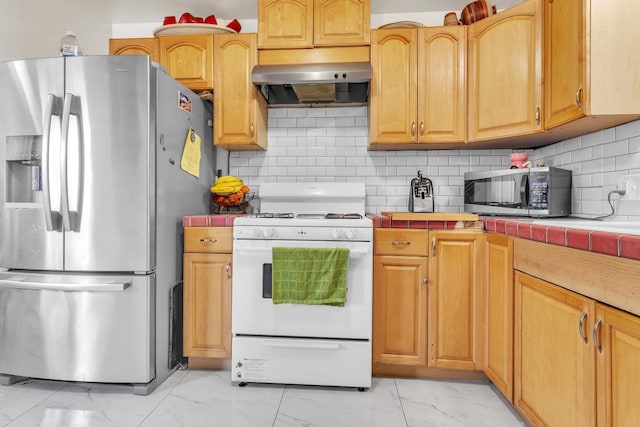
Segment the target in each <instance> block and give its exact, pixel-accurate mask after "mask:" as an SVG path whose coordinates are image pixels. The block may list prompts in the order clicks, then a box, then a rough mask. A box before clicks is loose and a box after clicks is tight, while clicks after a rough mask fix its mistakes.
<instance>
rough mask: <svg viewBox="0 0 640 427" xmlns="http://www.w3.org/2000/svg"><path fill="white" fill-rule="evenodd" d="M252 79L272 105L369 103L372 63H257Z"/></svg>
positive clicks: (301, 105)
mask: <svg viewBox="0 0 640 427" xmlns="http://www.w3.org/2000/svg"><path fill="white" fill-rule="evenodd" d="M251 80H252V82H253V84H254V85H255V86H256V87H257V88H258V91H259V92H260V93H261V94H262V96H263V97H264V99H266V100H267V103H268V104H269V106H270V107H312V106H352V105H366V104H367V102H368V99H369V83H370V82H371V64H370V63H368V62H343V63H337V64H291V65H256V66H255V67H253V71H252V73H251Z"/></svg>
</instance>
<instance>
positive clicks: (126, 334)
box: [0, 272, 155, 383]
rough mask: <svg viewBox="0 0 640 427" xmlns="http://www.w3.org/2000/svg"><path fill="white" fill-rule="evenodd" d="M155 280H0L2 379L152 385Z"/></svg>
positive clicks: (16, 276)
mask: <svg viewBox="0 0 640 427" xmlns="http://www.w3.org/2000/svg"><path fill="white" fill-rule="evenodd" d="M153 301H155V276H114V275H78V274H75V275H74V274H64V275H61V274H57V275H41V274H35V273H34V274H30V273H12V272H6V273H0V373H2V374H8V375H16V376H24V377H33V378H45V379H54V380H66V381H88V382H113V383H147V382H149V381H151V380H152V379H153V378H154V376H155V340H154V337H155V326H154V325H155V323H154V319H155V305H154V304H153V303H152V302H153Z"/></svg>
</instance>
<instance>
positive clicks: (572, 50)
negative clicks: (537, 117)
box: [544, 0, 587, 129]
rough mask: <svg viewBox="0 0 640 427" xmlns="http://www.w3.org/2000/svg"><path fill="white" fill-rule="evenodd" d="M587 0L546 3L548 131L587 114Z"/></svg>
mask: <svg viewBox="0 0 640 427" xmlns="http://www.w3.org/2000/svg"><path fill="white" fill-rule="evenodd" d="M584 2H585V0H562V1H553V0H545V5H544V8H545V9H544V28H545V31H544V37H545V41H544V59H545V73H544V95H545V105H544V113H545V126H546V128H547V129H549V128H552V127H555V126H558V125H561V124H563V123H566V122H569V121H571V120H575V119H577V118H580V117H582V116H583V115H584V110H583V109H582V105H581V103H582V101H583V100H584V99H585V98H584V93H583V92H584V90H585V89H587V88H586V87H585V83H586V82H585V60H586V58H585V55H584V49H585V40H584V37H585V27H584V22H585V18H584V13H585V7H584Z"/></svg>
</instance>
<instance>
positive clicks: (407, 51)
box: [369, 28, 418, 146]
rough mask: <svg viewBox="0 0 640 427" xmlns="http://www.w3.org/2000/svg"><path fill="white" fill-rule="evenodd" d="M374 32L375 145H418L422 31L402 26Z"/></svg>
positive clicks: (372, 117)
mask: <svg viewBox="0 0 640 427" xmlns="http://www.w3.org/2000/svg"><path fill="white" fill-rule="evenodd" d="M371 34H372V41H371V68H372V77H371V86H370V95H369V123H370V127H371V129H370V134H371V145H372V146H374V145H376V144H408V143H409V144H415V143H416V142H417V139H416V130H417V123H416V120H417V115H418V92H417V85H418V33H417V31H416V30H415V29H404V28H400V29H382V30H374V31H372V32H371Z"/></svg>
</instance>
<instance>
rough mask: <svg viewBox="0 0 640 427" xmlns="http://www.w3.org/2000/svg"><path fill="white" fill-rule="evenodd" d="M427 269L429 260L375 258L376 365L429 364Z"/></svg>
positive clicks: (411, 257)
mask: <svg viewBox="0 0 640 427" xmlns="http://www.w3.org/2000/svg"><path fill="white" fill-rule="evenodd" d="M427 267H428V266H427V258H426V257H416V256H375V257H374V264H373V277H374V284H373V301H374V302H373V335H374V336H373V362H374V363H383V364H391V365H414V366H426V365H427V331H426V328H427V286H426V281H427Z"/></svg>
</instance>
